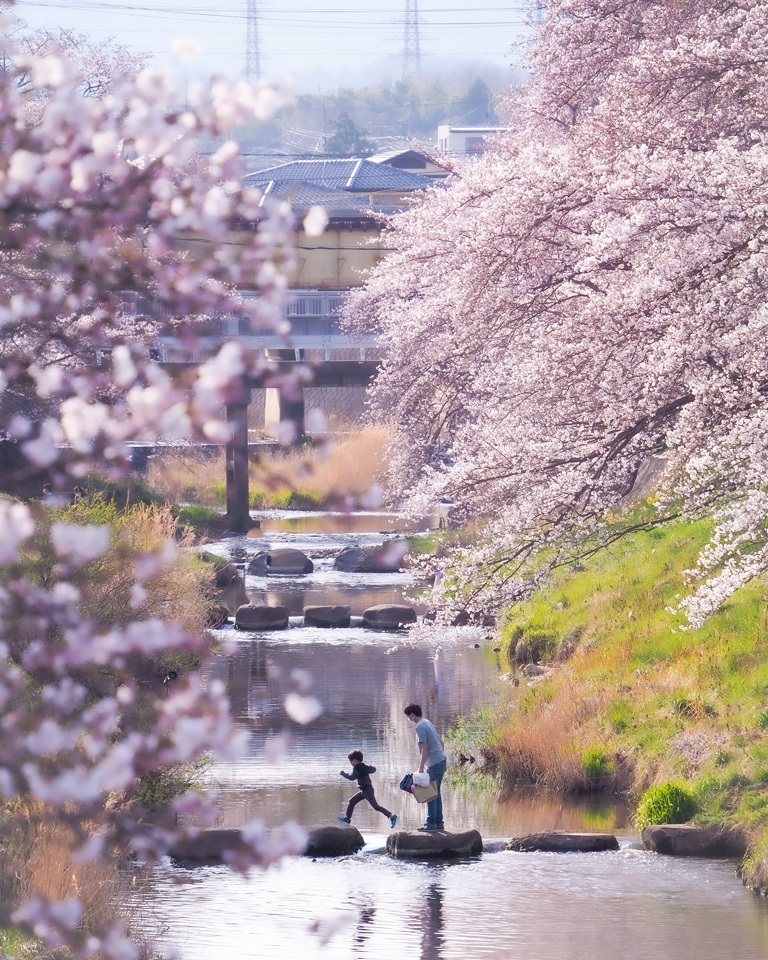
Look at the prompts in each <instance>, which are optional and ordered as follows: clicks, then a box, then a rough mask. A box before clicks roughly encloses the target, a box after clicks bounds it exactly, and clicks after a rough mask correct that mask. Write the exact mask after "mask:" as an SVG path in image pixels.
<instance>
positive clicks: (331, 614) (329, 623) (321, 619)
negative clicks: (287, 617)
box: [302, 604, 352, 627]
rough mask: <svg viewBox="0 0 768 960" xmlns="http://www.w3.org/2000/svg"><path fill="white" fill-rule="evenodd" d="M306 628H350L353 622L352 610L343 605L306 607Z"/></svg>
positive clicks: (304, 611) (304, 612)
mask: <svg viewBox="0 0 768 960" xmlns="http://www.w3.org/2000/svg"><path fill="white" fill-rule="evenodd" d="M302 612H303V614H304V625H305V626H306V627H348V626H349V625H350V623H351V620H352V608H351V607H345V606H343V605H341V604H336V605H334V606H327V607H321V606H316V607H304V610H303V611H302Z"/></svg>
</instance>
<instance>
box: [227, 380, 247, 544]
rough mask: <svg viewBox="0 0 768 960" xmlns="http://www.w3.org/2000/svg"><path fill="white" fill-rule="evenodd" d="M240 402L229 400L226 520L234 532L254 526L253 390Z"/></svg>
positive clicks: (245, 392)
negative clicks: (251, 483)
mask: <svg viewBox="0 0 768 960" xmlns="http://www.w3.org/2000/svg"><path fill="white" fill-rule="evenodd" d="M243 393H244V394H246V395H245V396H243V397H241V398H239V402H237V403H229V404H227V423H228V424H229V425H230V428H231V430H232V436H231V439H230V441H229V443H228V444H227V520H228V522H229V527H230V529H231V530H233V531H234V532H235V533H247V532H248V530H249V529H250V526H251V517H250V513H249V507H250V500H249V492H248V400H249V399H250V396H249V395H250V391H249V390H247V391H246V390H244V391H243Z"/></svg>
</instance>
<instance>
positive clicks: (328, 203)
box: [251, 180, 403, 219]
mask: <svg viewBox="0 0 768 960" xmlns="http://www.w3.org/2000/svg"><path fill="white" fill-rule="evenodd" d="M251 185H252V186H254V185H255V186H258V187H259V188H260V189H261V190H263V191H264V199H265V200H267V199H268V198H270V197H281V198H283V199H285V200H289V201H290V203H291V206H292V207H293V208H294V209H295V210H307V209H309V207H314V206H321V207H325V208H326V210H327V211H328V213H329V214H330V216H335V217H355V218H357V217H365V218H366V219H367V218H369V217H371V216H372V215H375V214H390V213H398V212H399V211H401V210H402V209H403V202H402V200H400V198H397V199H395V198H393V199H392V200H389V199H388V198H387V197H373V198H371V196H370V194H356V193H350V192H347V191H344V190H333V189H331V188H329V187H325V186H323V185H321V184H317V183H313V182H311V181H296V180H284V181H276V180H271V181H270V182H269V183H259V184H253V181H251Z"/></svg>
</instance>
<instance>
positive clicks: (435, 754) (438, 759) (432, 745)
mask: <svg viewBox="0 0 768 960" xmlns="http://www.w3.org/2000/svg"><path fill="white" fill-rule="evenodd" d="M403 713H404V714H405V715H406V717H408V719H409V720H410V721H411V723H415V724H416V739H417V741H418V744H419V752H420V754H421V760H420V762H419V773H423V772H424V770H426V771H427V775H428V776H429V779H430V780H434V781H435V786H436V787H437V796H436V797H435V798H434V800H429V801H428V802H427V822H426V823H425V824H424V826H423V827H419V830H444V829H445V823H444V822H443V797H442V794H441V792H440V784H441V783H442V781H443V775H444V774H445V771H446V769H447V768H448V761H447V760H446V757H445V754H444V753H443V745H442V743H441V741H440V737H439V736H438V733H437V730H435V725H434V724H433V723H432V721H431V720H427V718H426V717H425V716H424V715H423V714H422V710H421V707H420V706H419V705H418V703H409V704H408V706H407V707H406V708H405V710H404V711H403Z"/></svg>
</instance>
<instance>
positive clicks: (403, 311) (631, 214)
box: [347, 0, 768, 624]
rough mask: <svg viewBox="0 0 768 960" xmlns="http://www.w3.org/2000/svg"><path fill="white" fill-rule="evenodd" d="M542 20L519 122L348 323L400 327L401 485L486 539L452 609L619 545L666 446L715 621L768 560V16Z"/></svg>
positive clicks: (607, 4) (579, 6) (615, 12)
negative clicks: (702, 518) (701, 526)
mask: <svg viewBox="0 0 768 960" xmlns="http://www.w3.org/2000/svg"><path fill="white" fill-rule="evenodd" d="M546 7H547V9H546V17H545V20H544V22H543V24H541V25H540V26H539V27H538V30H537V36H536V39H535V42H534V44H533V46H532V48H531V53H530V61H531V62H530V66H531V70H532V74H533V78H534V79H533V81H532V83H531V84H530V85H529V86H528V87H527V88H526V89H525V90H523V91H522V93H521V94H519V95H516V97H514V98H511V99H510V103H509V107H510V110H511V113H512V121H511V127H510V130H509V131H508V132H506V133H504V134H502V135H499V137H498V138H497V139H496V140H495V142H494V144H493V145H492V146H491V148H490V149H489V150H488V151H487V152H486V153H485V155H484V156H483V157H481V158H477V159H473V160H471V161H468V162H466V163H458V164H456V166H455V169H454V172H453V177H452V181H451V183H450V185H449V187H448V188H447V189H439V188H435V189H432V190H431V191H430V192H429V194H428V196H427V198H426V199H425V201H424V202H422V203H420V204H418V205H416V206H415V208H414V209H412V210H410V211H408V212H407V213H405V214H403V215H401V216H398V217H396V218H394V220H393V221H392V222H391V223H390V225H389V230H388V236H387V240H386V242H387V246H388V247H392V248H395V250H396V252H395V253H394V254H393V255H392V256H391V257H389V258H388V259H387V260H385V261H384V262H383V263H382V264H380V265H379V267H378V268H377V269H376V270H375V271H374V272H373V274H372V276H371V278H370V280H369V282H368V284H367V287H366V288H365V289H364V290H363V291H362V292H361V293H359V294H358V295H356V296H355V297H353V299H352V302H351V304H350V307H349V309H348V311H347V320H348V322H349V323H350V325H351V326H352V327H378V328H380V329H382V330H383V335H384V339H385V342H386V346H387V360H386V364H385V369H384V372H383V373H382V375H381V376H380V378H379V380H378V383H377V386H376V408H377V410H378V411H379V412H380V413H381V414H382V415H384V416H388V417H389V418H391V419H392V420H393V422H394V423H395V425H396V426H397V428H398V431H399V435H398V438H397V440H396V441H395V443H394V445H393V452H394V455H395V464H394V468H393V478H392V479H393V481H394V489H395V490H396V491H401V490H403V489H404V490H406V491H407V493H408V496H409V502H410V504H411V506H412V508H413V509H414V510H415V511H423V510H425V509H429V508H431V506H432V504H433V503H434V502H435V501H436V500H438V499H446V500H449V501H452V502H453V503H454V504H455V507H456V510H458V511H460V512H461V515H462V516H463V517H465V518H467V519H470V518H473V519H475V520H477V521H480V522H481V523H482V524H483V527H482V531H483V532H482V535H481V536H480V537H479V543H480V546H478V547H476V548H473V549H470V550H463V551H460V552H459V553H458V555H457V557H456V558H455V562H454V566H453V571H454V572H453V575H452V576H451V577H450V578H445V579H444V580H442V581H441V583H440V584H439V585H438V586H437V588H436V591H435V592H436V594H437V596H438V599H442V600H444V601H445V602H447V603H455V604H459V605H468V606H469V607H470V609H471V608H473V607H474V608H475V609H477V610H480V611H483V610H487V609H488V607H489V606H498V605H504V604H507V603H510V602H513V601H515V600H516V599H519V598H520V597H523V596H525V595H526V594H527V593H528V592H529V591H530V590H531V589H533V588H535V587H536V585H537V584H538V583H540V582H541V579H542V577H544V576H545V575H546V572H547V570H548V569H551V568H552V567H553V566H555V565H557V564H562V563H566V562H570V561H571V560H573V558H575V557H578V556H579V555H584V554H585V553H587V552H589V550H591V549H594V548H595V547H597V546H598V545H599V544H600V543H605V542H609V541H610V540H611V539H613V538H615V537H616V536H619V535H621V533H622V531H623V530H625V529H626V527H627V525H628V523H629V521H627V522H626V523H623V522H622V520H621V519H620V517H619V516H618V515H619V514H620V512H621V506H622V504H624V503H626V501H627V497H628V496H629V495H630V494H631V492H632V490H633V488H634V487H635V485H636V479H637V475H638V471H639V470H640V468H641V467H642V466H643V464H644V463H646V462H647V461H648V459H649V457H651V456H655V457H659V458H662V459H663V460H664V461H665V466H666V472H665V478H664V484H663V486H664V488H665V490H666V491H667V493H666V495H665V496H664V497H663V498H662V499H661V500H660V501H659V503H658V504H657V508H658V515H657V517H656V519H657V520H660V519H663V518H665V517H670V516H673V515H679V514H681V513H683V514H691V515H695V514H700V513H702V512H712V511H715V514H716V520H717V528H716V532H715V535H714V538H713V540H712V542H711V544H710V545H709V547H708V548H707V549H706V550H705V552H704V553H703V555H702V557H701V562H700V565H699V567H698V568H697V570H695V571H692V572H691V574H690V575H691V577H692V579H693V580H695V581H696V582H697V584H698V585H697V586H696V587H695V590H694V593H693V595H692V596H691V597H690V598H689V599H688V600H687V601H686V603H685V610H686V612H687V614H688V617H689V619H690V621H691V622H692V623H694V624H697V623H700V622H701V621H702V619H703V618H705V617H706V616H707V615H708V614H709V613H711V612H712V611H713V610H714V609H716V608H717V606H718V604H719V603H721V602H722V600H723V599H724V598H725V597H727V596H728V595H729V594H730V593H732V592H733V590H735V589H736V588H737V587H738V586H740V585H741V584H743V583H744V582H746V581H747V580H749V579H751V578H753V577H755V576H757V575H761V574H762V573H764V572H765V570H766V565H767V564H768V552H767V551H766V520H767V519H768V500H766V496H765V483H766V476H767V475H768V473H767V471H766V467H767V466H768V431H766V426H768V423H767V422H766V417H767V415H768V402H767V400H766V398H767V396H768V361H767V360H766V350H765V343H766V334H768V307H767V306H766V276H767V275H768V273H767V269H768V106H767V104H768V60H767V59H766V54H767V53H768V3H767V2H766V0H738V2H736V3H732V2H730V0H682V2H674V3H656V2H651V0H627V2H624V0H621V2H619V0H553V2H552V3H547V5H546ZM649 522H650V521H649Z"/></svg>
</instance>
